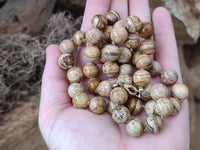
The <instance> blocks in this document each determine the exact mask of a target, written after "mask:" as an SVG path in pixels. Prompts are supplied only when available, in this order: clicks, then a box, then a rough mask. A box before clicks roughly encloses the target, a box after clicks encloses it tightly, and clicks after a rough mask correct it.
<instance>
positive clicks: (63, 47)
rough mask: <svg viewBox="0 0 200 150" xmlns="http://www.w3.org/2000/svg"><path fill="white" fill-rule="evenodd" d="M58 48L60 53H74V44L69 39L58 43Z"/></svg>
mask: <svg viewBox="0 0 200 150" xmlns="http://www.w3.org/2000/svg"><path fill="white" fill-rule="evenodd" d="M59 47H60V51H61V53H69V54H72V53H73V52H74V50H75V46H74V43H73V42H72V41H71V40H69V39H66V40H63V41H62V42H61V43H60V46H59Z"/></svg>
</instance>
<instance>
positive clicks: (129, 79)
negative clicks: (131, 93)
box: [117, 74, 133, 85]
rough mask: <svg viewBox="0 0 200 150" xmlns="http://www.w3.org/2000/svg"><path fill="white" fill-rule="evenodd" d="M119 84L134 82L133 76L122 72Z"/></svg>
mask: <svg viewBox="0 0 200 150" xmlns="http://www.w3.org/2000/svg"><path fill="white" fill-rule="evenodd" d="M117 84H130V85H132V84H133V78H132V76H130V75H128V74H120V75H119V76H118V78H117Z"/></svg>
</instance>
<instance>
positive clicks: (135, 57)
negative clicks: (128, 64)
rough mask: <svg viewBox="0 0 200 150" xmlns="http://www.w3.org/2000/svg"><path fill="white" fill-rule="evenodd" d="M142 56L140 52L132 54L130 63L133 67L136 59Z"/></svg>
mask: <svg viewBox="0 0 200 150" xmlns="http://www.w3.org/2000/svg"><path fill="white" fill-rule="evenodd" d="M140 55H142V54H141V52H140V51H136V52H134V53H133V57H132V63H133V64H134V65H135V63H136V60H137V59H138V57H139V56H140Z"/></svg>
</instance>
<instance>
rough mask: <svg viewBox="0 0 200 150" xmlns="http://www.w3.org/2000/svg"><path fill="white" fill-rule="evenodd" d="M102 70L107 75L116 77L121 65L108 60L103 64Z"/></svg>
mask: <svg viewBox="0 0 200 150" xmlns="http://www.w3.org/2000/svg"><path fill="white" fill-rule="evenodd" d="M102 71H103V74H104V75H106V76H107V77H114V76H115V75H117V74H118V72H119V66H118V64H117V63H116V62H111V61H107V62H106V63H105V64H104V65H103V67H102Z"/></svg>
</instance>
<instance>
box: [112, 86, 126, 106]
mask: <svg viewBox="0 0 200 150" xmlns="http://www.w3.org/2000/svg"><path fill="white" fill-rule="evenodd" d="M127 99H128V93H127V92H126V90H125V89H124V88H122V87H116V88H114V89H112V91H111V92H110V100H111V101H113V102H114V103H117V104H124V103H126V101H127Z"/></svg>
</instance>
